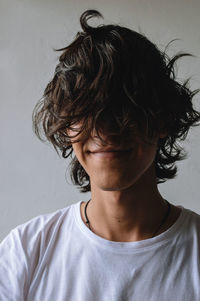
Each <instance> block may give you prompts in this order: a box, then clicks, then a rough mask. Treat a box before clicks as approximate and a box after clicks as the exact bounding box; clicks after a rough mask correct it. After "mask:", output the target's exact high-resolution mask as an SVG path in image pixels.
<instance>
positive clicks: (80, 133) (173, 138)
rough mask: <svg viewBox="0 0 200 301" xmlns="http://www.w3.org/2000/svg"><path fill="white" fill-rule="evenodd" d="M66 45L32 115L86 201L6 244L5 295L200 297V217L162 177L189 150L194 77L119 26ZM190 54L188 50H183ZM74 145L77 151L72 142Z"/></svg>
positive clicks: (1, 294) (0, 271)
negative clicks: (178, 76)
mask: <svg viewBox="0 0 200 301" xmlns="http://www.w3.org/2000/svg"><path fill="white" fill-rule="evenodd" d="M92 16H101V14H100V13H99V12H97V11H95V10H89V11H86V12H84V13H83V14H82V16H81V19H80V22H81V26H82V29H83V32H79V33H78V34H77V36H76V39H75V40H74V41H73V43H72V44H70V45H69V46H68V47H66V48H63V49H60V50H62V51H63V53H62V55H61V56H60V62H59V64H58V65H57V67H56V71H55V75H54V77H53V79H52V81H51V82H50V83H49V84H48V85H47V87H46V89H45V92H44V97H43V99H42V102H41V103H39V106H36V109H35V111H34V114H33V124H34V129H35V132H36V134H37V135H38V137H39V138H40V139H41V136H40V134H39V124H40V123H42V125H43V129H44V132H45V135H46V137H47V139H48V140H49V141H51V142H52V144H53V146H54V147H55V149H56V150H57V149H59V150H61V152H62V156H63V158H66V157H68V156H69V155H72V154H73V153H74V154H75V156H74V158H72V161H71V167H72V169H71V177H72V180H73V182H74V183H75V184H76V185H79V186H80V188H81V191H82V192H87V191H91V199H90V200H89V201H88V202H81V201H79V202H78V203H76V204H73V205H70V206H68V207H66V208H63V209H60V210H57V211H56V212H53V213H50V214H46V215H41V216H38V217H35V218H34V219H32V220H31V221H28V222H27V223H25V224H23V225H19V226H18V227H16V228H15V229H13V230H12V231H11V232H10V234H9V235H8V236H7V237H6V238H5V239H4V240H3V242H2V243H1V245H0V256H1V261H0V300H2V301H4V300H20V301H21V300H31V301H32V300H48V301H49V300H52V301H54V300H59V301H61V300H73V301H74V300H76V301H82V300H87V301H88V300H92V301H93V300H95V301H106V300H119V301H122V300H125V301H132V300H136V301H137V300H138V301H141V300H148V301H149V300H150V301H155V300H162V301H165V300H166V301H169V300H170V301H171V300H176V301H186V300H188V301H191V300H193V301H197V300H198V301H199V300H200V266H199V260H200V255H199V254H200V233H199V232H200V230H199V229H200V216H199V215H198V214H197V213H195V212H193V211H191V210H189V209H186V208H184V207H182V206H174V205H172V204H171V203H170V201H168V200H165V199H164V198H163V197H162V196H161V194H160V193H159V191H158V188H157V184H159V183H162V182H164V181H166V180H167V179H170V178H171V179H172V178H174V177H175V175H176V172H177V168H176V166H174V163H175V162H176V161H177V160H181V159H183V158H185V155H182V154H181V151H182V148H181V147H180V146H179V145H178V144H177V139H178V138H180V139H181V138H182V140H183V139H184V138H185V137H186V134H187V132H188V130H189V128H190V127H191V126H195V125H196V122H197V121H199V120H200V114H199V112H197V111H195V110H194V108H193V106H192V101H191V100H192V97H193V96H194V95H195V94H196V93H197V91H194V92H191V91H190V89H189V88H188V87H187V82H185V83H184V84H180V83H178V82H177V81H176V80H175V74H174V70H173V65H174V63H175V61H176V60H177V59H178V58H179V57H181V56H183V55H184V54H180V55H177V56H175V57H174V58H173V59H172V60H169V59H168V57H167V55H166V54H165V53H162V52H161V51H159V50H158V48H157V47H156V46H155V45H154V44H153V43H151V42H150V41H149V40H148V39H147V38H146V37H144V36H143V35H141V34H139V33H136V32H134V31H132V30H130V29H127V28H124V27H120V26H118V25H106V26H105V25H104V26H99V27H97V28H92V27H90V26H89V25H88V24H87V22H86V21H87V19H89V18H90V17H92ZM185 55H186V54H185ZM67 152H68V153H67Z"/></svg>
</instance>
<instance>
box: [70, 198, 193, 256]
mask: <svg viewBox="0 0 200 301" xmlns="http://www.w3.org/2000/svg"><path fill="white" fill-rule="evenodd" d="M82 202H83V201H79V202H77V203H75V204H73V210H74V217H75V221H76V224H77V226H78V227H79V229H80V230H81V232H82V233H83V234H84V235H85V237H86V238H88V239H89V240H91V241H92V242H93V243H95V244H97V245H99V246H100V247H101V248H105V249H106V250H111V251H114V252H117V253H118V252H121V253H130V252H140V251H142V250H147V249H151V248H155V247H158V246H160V245H162V244H165V243H167V242H168V241H169V240H171V239H173V238H174V237H175V236H176V235H177V234H178V233H179V231H180V229H181V227H182V226H183V224H184V222H185V219H186V217H187V216H188V214H187V213H190V210H187V209H186V208H184V207H183V206H178V207H179V208H181V213H180V215H179V217H178V218H177V220H176V221H175V223H174V224H173V225H172V226H171V227H170V228H168V229H167V230H166V231H164V232H162V233H161V234H159V235H157V236H155V237H153V238H148V239H144V240H140V241H133V242H118V241H110V240H107V239H105V238H103V237H101V236H99V235H97V234H95V233H94V232H92V231H91V230H90V229H89V228H88V227H87V226H86V225H85V224H84V222H83V220H82V217H81V208H80V207H81V203H82Z"/></svg>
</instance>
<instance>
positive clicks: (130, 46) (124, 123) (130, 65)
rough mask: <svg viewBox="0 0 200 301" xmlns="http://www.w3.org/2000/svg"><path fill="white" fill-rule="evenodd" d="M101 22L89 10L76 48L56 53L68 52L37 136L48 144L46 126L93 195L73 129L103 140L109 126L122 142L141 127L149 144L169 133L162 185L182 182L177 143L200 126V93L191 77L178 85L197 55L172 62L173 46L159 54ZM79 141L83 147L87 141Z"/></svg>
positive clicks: (159, 157)
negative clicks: (94, 23) (197, 104)
mask: <svg viewBox="0 0 200 301" xmlns="http://www.w3.org/2000/svg"><path fill="white" fill-rule="evenodd" d="M95 16H96V17H102V18H103V16H102V14H101V13H99V12H98V11H96V10H87V11H85V12H84V13H83V14H82V15H81V17H80V24H81V27H82V29H83V31H81V32H78V33H77V34H76V37H75V39H74V41H73V42H72V43H71V44H70V45H69V46H67V47H65V48H61V49H56V51H62V54H61V56H60V57H59V63H58V64H57V66H56V69H55V74H54V76H53V79H52V80H51V81H50V82H49V83H48V85H47V87H46V88H45V91H44V95H43V97H42V99H40V101H39V102H38V103H37V104H36V106H35V108H34V110H33V115H32V119H33V129H34V132H35V134H36V135H37V136H38V137H39V139H40V140H42V141H44V139H42V136H41V128H40V125H42V130H43V131H44V134H45V137H46V138H47V140H49V141H50V142H51V143H52V144H53V146H54V148H55V150H56V152H57V153H58V154H59V152H58V150H60V151H61V153H62V157H63V158H67V157H69V156H71V163H70V166H71V173H70V175H71V179H72V181H73V183H74V184H75V185H78V186H79V189H80V191H81V192H87V191H90V190H91V187H90V178H89V176H88V174H87V173H86V171H85V170H84V168H83V167H82V166H81V164H80V163H79V161H78V160H77V158H76V156H74V157H72V154H73V148H72V143H71V138H72V136H69V135H68V134H67V129H72V130H73V129H74V128H73V125H74V124H76V123H77V122H79V121H81V126H80V127H79V129H77V128H76V131H77V134H76V135H78V134H80V133H81V137H82V139H86V138H87V137H89V135H90V133H91V131H92V130H93V129H95V130H96V132H97V135H98V137H99V139H101V140H102V141H103V142H105V141H104V140H103V138H102V137H101V135H100V132H101V130H102V128H103V125H104V127H105V126H106V127H107V130H108V131H109V133H110V134H112V135H118V136H119V137H121V136H123V135H124V134H126V133H127V132H129V133H130V132H131V131H133V129H134V128H135V126H137V128H139V130H140V132H141V134H144V135H142V136H143V137H146V138H148V139H146V138H144V139H146V141H147V142H148V141H150V140H151V138H152V137H154V135H156V134H157V133H158V132H159V131H160V130H161V129H162V130H163V131H165V132H166V136H165V137H164V138H160V139H159V140H158V145H157V153H156V156H155V160H154V164H155V172H156V179H157V184H159V183H163V182H165V181H166V180H167V179H172V178H174V177H175V176H176V173H177V167H176V165H175V161H178V160H183V159H185V158H186V157H187V154H186V153H183V151H184V149H183V148H182V147H181V146H180V145H179V144H178V143H177V140H178V139H179V140H184V139H185V138H186V136H187V133H188V130H189V128H190V127H191V126H196V125H199V124H197V122H198V121H200V113H199V112H197V111H196V110H195V109H194V108H193V104H192V98H193V96H194V95H195V94H196V93H198V92H199V91H200V90H199V89H198V90H195V91H191V90H190V88H189V87H188V82H189V79H187V80H186V81H185V82H184V83H182V84H181V83H179V82H178V81H177V80H176V79H175V78H176V74H175V62H176V61H177V59H179V58H181V57H183V56H193V55H191V54H189V53H181V52H179V53H178V54H176V55H175V56H174V57H173V58H171V59H170V58H169V57H168V55H167V54H166V48H165V51H161V50H159V49H158V47H157V46H156V45H155V44H153V43H152V42H150V41H149V40H148V39H147V37H146V36H144V35H143V34H140V33H138V32H136V31H134V30H131V29H128V28H126V27H122V26H119V25H118V24H117V25H99V26H98V27H91V26H89V25H88V23H87V20H88V19H90V18H91V17H95ZM170 43H171V42H170ZM168 45H169V44H168ZM168 45H167V46H168ZM131 133H134V131H133V132H131ZM76 135H75V136H73V137H76ZM74 141H76V142H77V141H80V136H79V139H77V140H74Z"/></svg>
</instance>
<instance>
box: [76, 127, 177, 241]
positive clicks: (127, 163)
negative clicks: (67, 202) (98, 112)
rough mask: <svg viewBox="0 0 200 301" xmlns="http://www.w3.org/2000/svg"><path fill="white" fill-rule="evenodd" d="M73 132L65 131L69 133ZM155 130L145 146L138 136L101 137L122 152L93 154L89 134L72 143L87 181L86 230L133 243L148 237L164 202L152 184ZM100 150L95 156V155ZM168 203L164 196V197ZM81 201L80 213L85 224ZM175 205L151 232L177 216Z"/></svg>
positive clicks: (95, 141)
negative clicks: (124, 137) (87, 176)
mask: <svg viewBox="0 0 200 301" xmlns="http://www.w3.org/2000/svg"><path fill="white" fill-rule="evenodd" d="M71 134H74V133H71V132H70V135H71ZM163 136H164V134H162V133H161V134H160V135H159V136H157V137H155V138H154V139H153V140H152V141H151V145H149V144H145V143H144V142H143V141H142V140H141V139H140V138H139V137H134V139H132V140H131V139H130V137H127V138H128V139H125V140H124V141H123V142H122V143H121V144H120V145H119V140H117V139H116V137H110V136H109V137H106V136H103V138H104V139H106V141H108V142H109V143H110V144H109V146H112V148H113V149H117V150H119V149H120V150H121V149H123V150H128V151H126V152H125V153H121V152H118V153H117V155H116V153H112V154H113V155H112V154H111V153H110V154H108V152H104V155H102V154H103V153H102V152H101V154H100V153H94V152H93V151H98V150H99V148H102V147H104V148H105V147H107V145H106V146H105V145H104V146H102V144H101V141H100V140H99V139H98V137H97V136H96V135H95V133H92V134H91V136H90V138H89V139H88V140H86V141H84V142H76V143H73V141H72V146H73V150H74V152H75V154H76V157H77V159H78V160H79V162H80V164H81V165H82V166H83V168H84V169H85V170H86V172H87V174H88V175H89V177H90V183H91V201H90V203H89V204H88V207H87V216H88V219H89V221H90V226H91V230H92V231H93V232H94V233H95V234H97V235H99V236H101V237H102V238H105V239H107V240H111V241H119V242H125V241H127V242H128V241H139V240H144V239H147V238H151V237H152V235H153V233H154V232H155V231H156V230H157V229H158V227H159V225H160V223H161V221H162V219H163V217H164V215H165V214H166V212H167V204H166V202H165V200H164V199H163V197H162V196H161V194H160V192H159V191H158V188H157V184H156V175H155V168H154V158H155V155H156V150H157V141H158V138H159V137H163ZM99 154H100V155H99ZM168 201H169V200H168ZM85 205H86V203H85V202H82V204H81V216H82V220H83V221H84V223H85V214H84V209H85ZM180 212H181V209H180V208H178V207H176V206H174V205H172V204H171V213H170V216H169V217H168V219H167V221H166V222H165V224H164V225H163V226H162V227H161V228H160V230H159V232H157V233H156V235H158V234H160V233H162V232H164V231H166V230H167V229H168V228H169V227H171V226H172V225H173V224H174V223H175V221H176V220H177V218H178V217H179V215H180Z"/></svg>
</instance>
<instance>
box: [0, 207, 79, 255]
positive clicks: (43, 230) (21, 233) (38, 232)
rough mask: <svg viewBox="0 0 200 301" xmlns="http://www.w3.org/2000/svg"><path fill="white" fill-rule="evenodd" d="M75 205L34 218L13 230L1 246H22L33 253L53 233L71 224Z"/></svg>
mask: <svg viewBox="0 0 200 301" xmlns="http://www.w3.org/2000/svg"><path fill="white" fill-rule="evenodd" d="M73 205H74V204H71V205H68V206H67V207H65V208H62V209H58V210H56V211H54V212H51V213H45V214H41V215H38V216H36V217H33V218H32V219H30V220H28V221H27V222H25V223H23V224H20V225H18V226H16V227H15V228H13V229H12V230H11V231H10V232H9V234H8V235H7V236H6V237H5V238H4V239H3V241H2V242H1V244H0V245H3V244H9V245H21V247H22V248H23V249H26V250H27V251H29V249H30V251H31V249H33V248H35V247H36V246H37V245H38V244H41V243H42V241H43V240H45V241H46V243H47V242H48V240H49V239H50V238H51V235H52V234H53V232H55V231H58V230H59V228H60V227H62V224H63V223H69V222H70V215H71V211H72V207H73Z"/></svg>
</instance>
